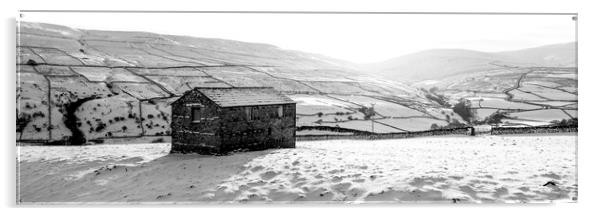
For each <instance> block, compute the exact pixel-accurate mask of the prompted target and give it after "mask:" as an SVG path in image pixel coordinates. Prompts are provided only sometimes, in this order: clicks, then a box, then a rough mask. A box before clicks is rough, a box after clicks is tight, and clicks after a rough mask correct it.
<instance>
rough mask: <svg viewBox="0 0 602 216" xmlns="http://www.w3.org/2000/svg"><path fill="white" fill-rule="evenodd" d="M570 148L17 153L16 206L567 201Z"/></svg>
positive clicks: (350, 145) (527, 143)
mask: <svg viewBox="0 0 602 216" xmlns="http://www.w3.org/2000/svg"><path fill="white" fill-rule="evenodd" d="M576 144H577V136H576V135H575V134H560V135H550V136H524V135H523V136H478V137H453V136H451V137H450V136H448V137H429V138H413V139H400V140H378V141H367V140H330V141H308V142H297V148H295V149H274V150H265V151H256V152H243V153H234V154H231V155H227V156H220V157H216V156H203V155H195V154H190V155H181V154H171V155H169V154H168V152H169V148H170V145H169V144H117V145H95V146H61V147H49V146H19V147H18V156H19V158H18V159H19V167H18V168H19V169H18V174H19V178H18V185H19V186H20V187H19V191H20V193H19V195H20V196H19V200H20V201H21V202H24V203H29V202H44V203H47V202H51V203H53V202H126V201H127V202H168V203H173V202H218V203H221V202H227V203H230V202H254V201H258V202H278V203H280V202H285V203H287V202H293V201H300V202H348V203H364V202H373V201H380V202H411V203H414V202H444V203H452V202H476V203H482V202H505V203H508V202H510V203H513V202H550V201H568V200H576V196H577V195H576V193H577V184H576V160H575V158H576V155H575V153H576V152H575V150H576ZM548 182H554V184H555V186H550V185H549V184H548V186H543V185H544V184H546V183H548Z"/></svg>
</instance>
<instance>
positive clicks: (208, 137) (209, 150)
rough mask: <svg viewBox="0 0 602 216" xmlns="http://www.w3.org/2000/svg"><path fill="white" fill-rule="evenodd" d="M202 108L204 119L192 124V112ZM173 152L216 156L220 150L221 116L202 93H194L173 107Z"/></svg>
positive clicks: (178, 101)
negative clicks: (194, 108) (193, 108)
mask: <svg viewBox="0 0 602 216" xmlns="http://www.w3.org/2000/svg"><path fill="white" fill-rule="evenodd" d="M193 106H200V107H202V108H201V116H202V119H201V121H200V122H198V123H193V122H192V116H191V112H192V111H191V110H192V107H193ZM171 112H172V115H171V116H172V119H171V130H172V132H171V136H172V147H171V152H181V153H187V152H197V153H203V154H216V153H219V152H220V151H221V150H220V138H219V128H220V116H219V112H218V108H217V106H216V105H215V104H214V103H213V102H212V101H211V100H209V99H208V98H206V97H205V96H203V95H202V94H201V93H198V92H196V91H192V92H191V93H189V94H186V95H184V96H182V98H180V99H178V100H177V101H175V102H174V103H172V105H171Z"/></svg>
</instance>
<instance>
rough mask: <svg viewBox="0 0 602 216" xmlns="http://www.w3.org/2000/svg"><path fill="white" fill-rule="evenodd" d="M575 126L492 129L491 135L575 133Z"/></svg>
mask: <svg viewBox="0 0 602 216" xmlns="http://www.w3.org/2000/svg"><path fill="white" fill-rule="evenodd" d="M576 132H577V126H576V125H574V126H541V127H494V128H492V129H491V135H501V134H535V133H576Z"/></svg>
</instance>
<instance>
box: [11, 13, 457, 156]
mask: <svg viewBox="0 0 602 216" xmlns="http://www.w3.org/2000/svg"><path fill="white" fill-rule="evenodd" d="M17 33H18V35H17V36H18V37H17V38H18V46H17V62H16V63H17V98H16V102H17V140H19V141H26V142H44V143H47V142H51V143H52V142H56V143H57V144H62V143H65V142H69V141H70V140H71V141H72V140H73V139H76V138H75V137H77V140H96V141H99V142H102V141H104V140H106V139H122V138H123V139H129V138H134V139H147V140H148V138H149V137H150V138H152V137H159V136H166V135H169V134H170V128H169V127H170V126H169V125H170V120H171V113H170V106H169V103H170V102H171V101H173V100H175V99H176V98H178V96H180V95H182V94H183V93H184V92H185V91H187V90H190V89H192V88H194V87H230V86H234V87H241V86H271V87H274V88H275V89H277V90H278V91H281V92H282V93H284V94H286V95H288V96H290V97H291V98H292V99H294V100H295V101H297V126H328V127H337V128H348V129H355V130H363V131H368V130H370V128H371V127H370V121H369V120H366V115H367V113H366V110H368V106H370V105H371V104H376V106H375V112H374V114H375V116H373V117H372V119H375V122H376V124H375V131H374V132H375V133H385V132H401V131H412V130H426V129H429V128H430V126H431V125H432V124H438V125H447V124H448V123H449V122H451V121H452V120H454V119H456V120H458V119H459V117H458V116H457V115H454V113H453V111H451V109H450V108H449V107H445V106H442V105H440V104H438V103H436V102H434V101H432V100H431V99H429V98H428V97H427V95H428V94H429V93H428V92H424V91H422V90H420V89H418V88H415V87H412V86H410V85H407V84H405V83H403V82H396V81H389V80H386V79H381V78H378V77H375V76H372V75H369V74H367V73H364V72H361V71H359V70H357V69H356V68H355V67H354V65H353V64H351V63H348V62H345V61H342V60H337V59H333V58H329V57H325V56H322V55H317V54H311V53H305V52H300V51H293V50H284V49H280V48H278V47H276V46H273V45H269V44H258V43H247V42H240V41H232V40H223V39H211V38H198V37H190V36H176V35H161V34H155V33H149V32H125V31H101V30H84V29H74V28H69V27H65V26H59V25H53V24H43V23H27V22H20V23H18V31H17ZM382 120H387V122H386V123H385V122H384V121H382ZM460 121H462V120H460ZM314 133H318V134H319V133H330V132H324V131H315V130H307V131H299V134H314ZM153 139H154V138H153ZM157 139H158V138H157Z"/></svg>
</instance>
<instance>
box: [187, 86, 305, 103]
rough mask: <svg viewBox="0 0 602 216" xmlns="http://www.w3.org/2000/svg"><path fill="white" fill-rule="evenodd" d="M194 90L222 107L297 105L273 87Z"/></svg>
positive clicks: (200, 88)
mask: <svg viewBox="0 0 602 216" xmlns="http://www.w3.org/2000/svg"><path fill="white" fill-rule="evenodd" d="M194 90H196V91H199V92H201V93H202V94H203V95H205V96H207V97H208V98H209V99H210V100H212V101H213V102H215V103H216V104H217V105H218V106H220V107H236V106H254V105H273V104H290V103H295V101H293V100H292V99H290V98H288V97H286V96H284V95H283V94H280V92H278V91H276V90H275V89H274V88H271V87H232V88H203V87H197V88H195V89H194Z"/></svg>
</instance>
